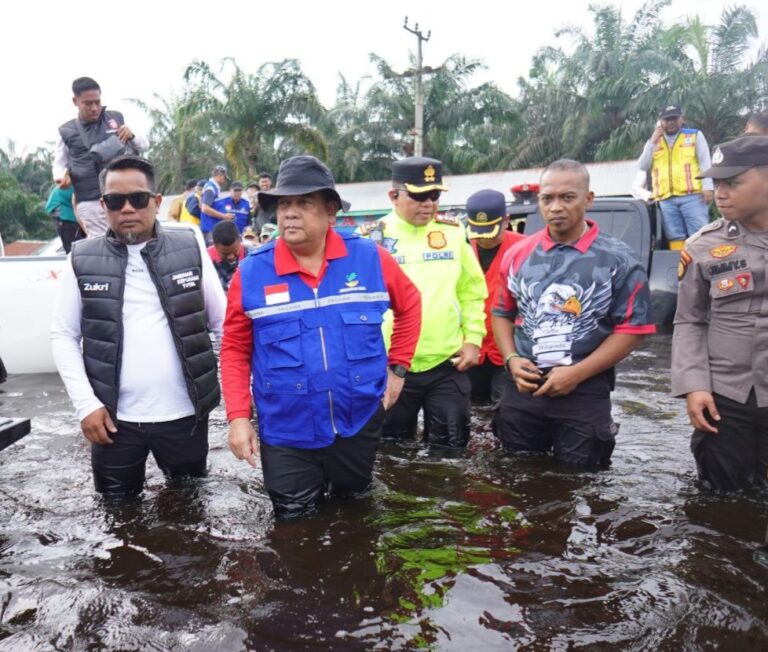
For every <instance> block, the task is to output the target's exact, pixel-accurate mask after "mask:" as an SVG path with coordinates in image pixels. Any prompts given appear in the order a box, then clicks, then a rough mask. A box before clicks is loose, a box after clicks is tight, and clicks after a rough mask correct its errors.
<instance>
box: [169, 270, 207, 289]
mask: <svg viewBox="0 0 768 652" xmlns="http://www.w3.org/2000/svg"><path fill="white" fill-rule="evenodd" d="M171 281H172V282H173V283H175V284H176V286H177V287H180V288H182V289H184V290H190V289H192V288H197V287H199V286H200V274H199V272H197V271H195V270H193V269H189V270H187V271H185V272H178V273H177V274H174V275H173V276H171Z"/></svg>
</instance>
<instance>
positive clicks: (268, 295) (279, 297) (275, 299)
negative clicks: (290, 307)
mask: <svg viewBox="0 0 768 652" xmlns="http://www.w3.org/2000/svg"><path fill="white" fill-rule="evenodd" d="M290 300H291V295H290V294H288V284H287V283H279V284H277V285H267V286H265V287H264V301H265V302H266V304H267V305H268V306H274V305H275V304H278V303H287V302H288V301H290Z"/></svg>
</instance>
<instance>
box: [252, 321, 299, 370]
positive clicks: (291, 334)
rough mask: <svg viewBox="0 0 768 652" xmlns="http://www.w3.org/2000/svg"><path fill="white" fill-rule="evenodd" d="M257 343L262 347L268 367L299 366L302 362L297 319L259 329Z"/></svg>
mask: <svg viewBox="0 0 768 652" xmlns="http://www.w3.org/2000/svg"><path fill="white" fill-rule="evenodd" d="M259 344H260V345H261V346H262V347H263V350H264V354H265V358H266V361H267V367H269V368H270V369H284V368H290V367H300V366H301V365H302V363H303V357H302V355H301V326H300V324H299V320H298V319H295V320H292V321H288V322H281V323H279V324H275V325H274V326H269V327H267V328H264V329H263V330H260V331H259Z"/></svg>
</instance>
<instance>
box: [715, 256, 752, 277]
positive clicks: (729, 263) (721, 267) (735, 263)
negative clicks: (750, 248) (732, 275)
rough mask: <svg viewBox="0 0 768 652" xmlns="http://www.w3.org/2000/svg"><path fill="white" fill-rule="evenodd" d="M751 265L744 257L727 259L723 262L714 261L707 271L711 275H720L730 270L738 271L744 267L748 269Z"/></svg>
mask: <svg viewBox="0 0 768 652" xmlns="http://www.w3.org/2000/svg"><path fill="white" fill-rule="evenodd" d="M748 268H749V265H748V264H747V261H746V260H745V259H744V258H739V259H734V260H725V261H723V262H722V263H712V264H711V265H710V266H709V267H708V268H707V271H708V272H709V276H710V277H712V276H720V274H727V273H728V272H738V271H739V270H742V269H748Z"/></svg>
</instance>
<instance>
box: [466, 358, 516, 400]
mask: <svg viewBox="0 0 768 652" xmlns="http://www.w3.org/2000/svg"><path fill="white" fill-rule="evenodd" d="M467 375H468V376H469V381H470V382H471V383H472V402H474V403H496V402H497V401H498V400H499V399H500V398H501V395H502V394H503V393H504V378H505V376H506V375H507V371H506V369H504V367H500V366H499V365H495V364H493V362H491V361H490V360H489V359H488V358H486V359H485V362H483V364H481V365H478V366H477V367H472V368H471V369H470V370H469V371H467Z"/></svg>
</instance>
